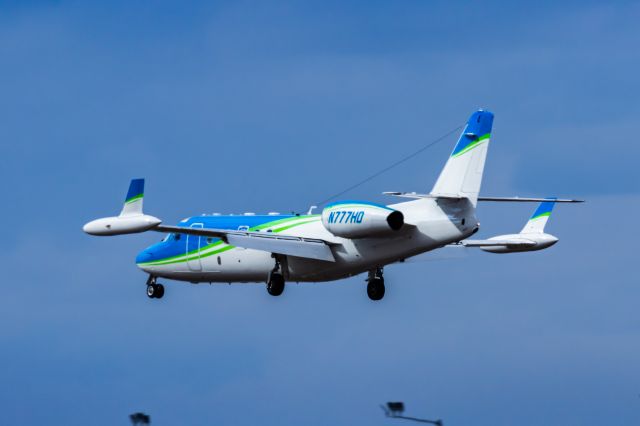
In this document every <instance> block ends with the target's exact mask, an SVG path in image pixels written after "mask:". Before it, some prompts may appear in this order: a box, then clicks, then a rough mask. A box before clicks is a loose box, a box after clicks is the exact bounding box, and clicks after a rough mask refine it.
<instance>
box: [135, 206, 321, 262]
mask: <svg viewBox="0 0 640 426" xmlns="http://www.w3.org/2000/svg"><path fill="white" fill-rule="evenodd" d="M317 220H320V215H303V216H294V217H288V218H284V219H278V220H274V221H271V222H267V223H265V224H262V225H257V226H254V227H252V228H249V231H260V230H262V229H267V228H273V226H276V225H284V226H281V227H279V228H275V229H273V231H272V232H275V233H278V232H282V231H285V230H287V229H291V228H294V227H296V226H299V225H305V224H307V223H311V222H315V221H317ZM292 222H294V223H292ZM201 238H205V237H201ZM221 244H225V243H224V242H223V241H221V240H218V241H215V242H213V243H211V244H209V245H206V246H204V247H201V248H200V249H195V250H191V251H190V252H187V253H184V254H178V255H175V256H171V257H166V258H164V259H158V260H152V261H151V262H144V263H138V265H139V266H159V265H169V264H173V263H181V262H187V261H189V260H195V259H197V258H198V257H200V259H202V258H203V257H208V256H211V255H214V254H218V253H222V252H224V251H227V250H231V249H232V248H235V246H231V245H226V246H225V247H222V248H220V249H218V250H214V251H212V252H207V250H210V249H212V248H214V247H216V246H219V245H221ZM203 252H204V253H203Z"/></svg>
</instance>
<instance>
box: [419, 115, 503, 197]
mask: <svg viewBox="0 0 640 426" xmlns="http://www.w3.org/2000/svg"><path fill="white" fill-rule="evenodd" d="M492 125H493V114H492V113H491V112H489V111H482V110H480V111H476V112H474V113H473V114H471V117H469V121H467V125H466V126H465V128H464V130H463V131H462V135H460V139H458V143H457V144H456V146H455V148H454V149H453V152H452V153H451V156H450V157H449V160H448V161H447V164H446V165H445V166H444V169H443V170H442V172H441V173H440V177H438V180H437V181H436V184H435V185H434V187H433V190H432V191H431V195H434V196H438V195H441V196H450V197H464V198H468V199H469V200H470V201H471V203H472V204H473V205H474V206H475V205H476V204H477V202H478V194H479V193H480V185H481V183H482V172H483V171H484V162H485V159H486V158H487V150H488V149H489V137H490V136H491V127H492Z"/></svg>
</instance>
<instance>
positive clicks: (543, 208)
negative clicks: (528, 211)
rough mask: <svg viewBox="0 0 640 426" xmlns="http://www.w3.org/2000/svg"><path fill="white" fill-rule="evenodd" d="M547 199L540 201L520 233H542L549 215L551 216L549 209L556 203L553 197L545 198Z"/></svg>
mask: <svg viewBox="0 0 640 426" xmlns="http://www.w3.org/2000/svg"><path fill="white" fill-rule="evenodd" d="M547 200H548V201H543V202H542V203H540V205H539V206H538V208H537V209H536V211H535V212H533V215H532V216H531V219H529V221H528V222H527V224H526V225H524V228H522V231H520V233H521V234H541V233H544V227H545V225H546V224H547V221H548V220H549V216H551V211H552V210H553V206H555V204H556V201H555V200H556V199H555V198H547Z"/></svg>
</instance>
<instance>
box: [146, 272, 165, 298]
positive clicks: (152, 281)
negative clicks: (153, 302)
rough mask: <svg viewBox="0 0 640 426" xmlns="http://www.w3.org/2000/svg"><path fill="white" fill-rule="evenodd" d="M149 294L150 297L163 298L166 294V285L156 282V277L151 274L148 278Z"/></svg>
mask: <svg viewBox="0 0 640 426" xmlns="http://www.w3.org/2000/svg"><path fill="white" fill-rule="evenodd" d="M147 296H148V297H149V299H162V296H164V286H163V285H162V284H158V283H157V282H156V277H154V276H153V275H149V279H148V280H147Z"/></svg>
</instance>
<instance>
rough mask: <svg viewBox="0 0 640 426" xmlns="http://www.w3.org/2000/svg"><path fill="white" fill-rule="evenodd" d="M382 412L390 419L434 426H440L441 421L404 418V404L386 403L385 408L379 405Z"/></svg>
mask: <svg viewBox="0 0 640 426" xmlns="http://www.w3.org/2000/svg"><path fill="white" fill-rule="evenodd" d="M380 408H382V411H384V414H385V416H387V417H391V418H392V419H404V420H411V421H414V422H418V423H429V424H432V425H436V426H442V425H443V423H442V420H427V419H419V418H417V417H408V416H404V415H403V413H404V402H387V406H386V407H385V406H384V405H380Z"/></svg>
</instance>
